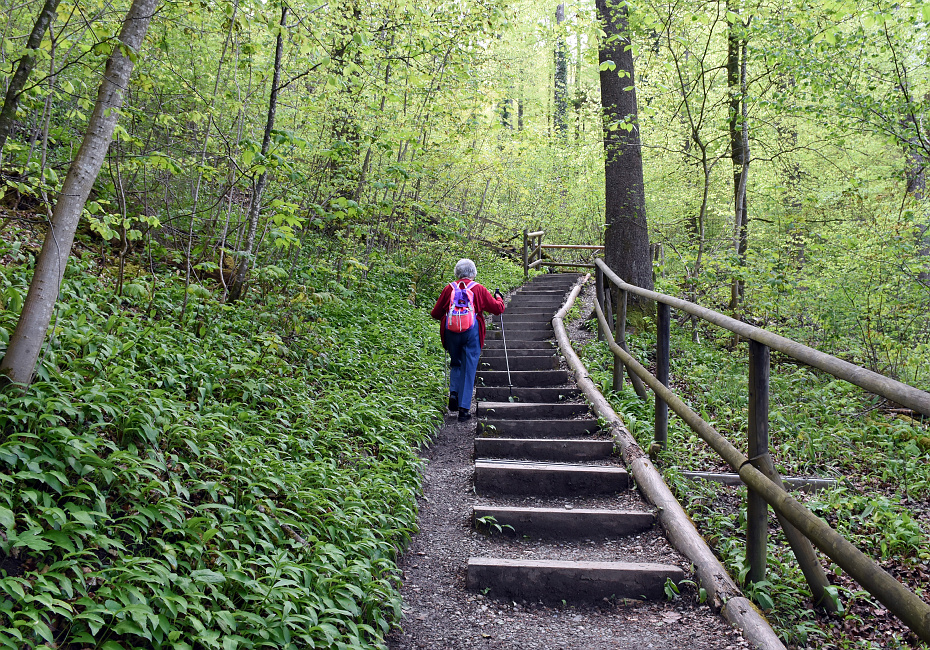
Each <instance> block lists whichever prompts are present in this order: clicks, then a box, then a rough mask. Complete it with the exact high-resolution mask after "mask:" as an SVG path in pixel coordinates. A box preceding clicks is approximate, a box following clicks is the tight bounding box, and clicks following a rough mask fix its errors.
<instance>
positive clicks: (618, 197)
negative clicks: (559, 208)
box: [597, 0, 653, 289]
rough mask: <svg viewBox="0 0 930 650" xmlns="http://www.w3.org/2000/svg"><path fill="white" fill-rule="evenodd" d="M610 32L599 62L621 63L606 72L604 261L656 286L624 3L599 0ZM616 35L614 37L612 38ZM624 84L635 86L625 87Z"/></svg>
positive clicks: (625, 274)
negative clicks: (605, 226) (650, 255)
mask: <svg viewBox="0 0 930 650" xmlns="http://www.w3.org/2000/svg"><path fill="white" fill-rule="evenodd" d="M597 11H598V15H599V17H600V19H601V21H602V23H603V27H604V31H605V32H606V34H607V38H605V39H604V40H603V41H602V42H601V44H600V48H599V55H600V62H601V64H602V65H603V64H605V63H606V62H608V61H611V62H613V64H615V65H616V69H615V70H610V69H609V68H605V69H603V70H601V73H600V77H601V104H602V106H603V110H604V154H605V163H604V177H605V182H606V187H605V199H606V201H605V203H606V205H605V217H606V222H607V230H606V232H605V235H604V246H605V251H604V253H605V260H606V262H607V264H608V265H609V266H610V268H612V269H613V270H614V271H615V272H616V273H617V274H618V275H619V276H620V277H621V278H623V279H624V280H626V281H627V282H629V283H630V284H634V285H636V286H639V287H643V288H645V289H652V287H653V284H652V263H651V260H650V257H649V231H648V226H647V223H646V195H645V189H644V187H643V157H642V147H641V143H640V133H639V122H638V120H637V106H636V90H635V87H634V76H633V52H632V50H631V49H629V48H628V45H629V39H628V37H627V35H626V32H627V9H626V5H625V3H622V2H614V1H613V0H597ZM612 36H616V37H617V38H614V39H613V40H610V37H612ZM625 88H630V89H629V90H625Z"/></svg>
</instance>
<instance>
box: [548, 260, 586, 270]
mask: <svg viewBox="0 0 930 650" xmlns="http://www.w3.org/2000/svg"><path fill="white" fill-rule="evenodd" d="M539 261H540V262H542V263H543V264H545V265H546V266H566V267H570V268H582V269H593V268H594V265H593V264H588V263H585V262H577V263H576V262H550V261H548V260H539Z"/></svg>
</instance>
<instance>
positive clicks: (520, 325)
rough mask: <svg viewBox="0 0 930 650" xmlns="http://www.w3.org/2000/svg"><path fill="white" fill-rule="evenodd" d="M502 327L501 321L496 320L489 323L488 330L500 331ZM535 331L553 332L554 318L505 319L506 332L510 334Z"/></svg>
mask: <svg viewBox="0 0 930 650" xmlns="http://www.w3.org/2000/svg"><path fill="white" fill-rule="evenodd" d="M500 329H501V323H500V321H494V322H493V323H492V324H490V325H488V328H487V331H488V332H499V331H500ZM525 331H533V332H543V331H545V332H551V331H552V320H551V319H550V320H531V321H516V322H515V321H510V320H505V321H504V332H505V333H507V334H510V333H511V332H512V333H513V334H514V335H517V334H519V333H520V332H525Z"/></svg>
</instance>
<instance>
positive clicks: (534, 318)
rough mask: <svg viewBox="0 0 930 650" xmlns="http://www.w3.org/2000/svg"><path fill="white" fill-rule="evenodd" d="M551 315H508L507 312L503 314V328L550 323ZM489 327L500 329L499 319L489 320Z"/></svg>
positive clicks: (530, 313)
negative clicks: (513, 324) (511, 325)
mask: <svg viewBox="0 0 930 650" xmlns="http://www.w3.org/2000/svg"><path fill="white" fill-rule="evenodd" d="M551 322H552V314H549V313H545V314H541V313H539V312H528V313H513V314H512V313H510V312H509V311H505V312H504V327H507V326H508V325H510V324H512V323H551ZM490 324H491V325H496V326H498V327H500V324H501V319H500V316H493V317H492V318H491V323H490Z"/></svg>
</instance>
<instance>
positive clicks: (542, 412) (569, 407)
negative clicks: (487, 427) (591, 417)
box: [477, 402, 590, 420]
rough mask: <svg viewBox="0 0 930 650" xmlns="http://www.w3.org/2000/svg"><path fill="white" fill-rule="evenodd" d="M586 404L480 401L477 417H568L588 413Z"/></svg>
mask: <svg viewBox="0 0 930 650" xmlns="http://www.w3.org/2000/svg"><path fill="white" fill-rule="evenodd" d="M589 412H590V410H589V408H588V405H587V404H521V403H519V402H482V403H480V404H479V405H478V412H477V415H478V417H479V418H493V419H495V420H543V419H564V420H567V419H570V418H576V417H578V416H581V415H585V414H587V413H589Z"/></svg>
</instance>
